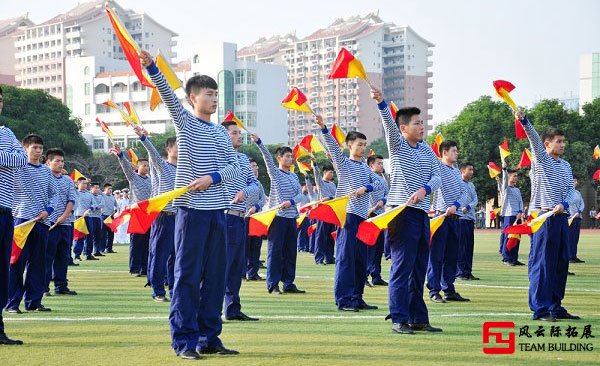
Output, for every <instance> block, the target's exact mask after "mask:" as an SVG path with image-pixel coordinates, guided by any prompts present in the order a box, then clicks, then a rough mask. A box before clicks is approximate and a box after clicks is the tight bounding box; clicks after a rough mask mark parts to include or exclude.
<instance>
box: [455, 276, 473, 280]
mask: <svg viewBox="0 0 600 366" xmlns="http://www.w3.org/2000/svg"><path fill="white" fill-rule="evenodd" d="M455 278H456V279H457V280H461V281H468V280H470V278H469V276H468V275H467V276H456V277H455Z"/></svg>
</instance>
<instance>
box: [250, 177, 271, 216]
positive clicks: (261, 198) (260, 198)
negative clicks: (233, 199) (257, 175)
mask: <svg viewBox="0 0 600 366" xmlns="http://www.w3.org/2000/svg"><path fill="white" fill-rule="evenodd" d="M256 184H257V186H258V192H257V194H255V195H252V196H251V197H248V198H247V199H246V209H247V210H249V209H250V207H252V206H254V208H256V212H259V211H261V210H262V209H263V207H264V206H265V205H266V204H267V195H266V194H265V188H264V187H263V185H262V183H261V182H260V181H259V180H258V179H257V180H256Z"/></svg>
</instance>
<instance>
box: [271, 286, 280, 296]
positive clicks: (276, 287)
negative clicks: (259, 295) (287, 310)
mask: <svg viewBox="0 0 600 366" xmlns="http://www.w3.org/2000/svg"><path fill="white" fill-rule="evenodd" d="M269 293H270V294H273V295H281V294H283V292H281V290H280V289H279V286H275V287H273V288H272V289H269Z"/></svg>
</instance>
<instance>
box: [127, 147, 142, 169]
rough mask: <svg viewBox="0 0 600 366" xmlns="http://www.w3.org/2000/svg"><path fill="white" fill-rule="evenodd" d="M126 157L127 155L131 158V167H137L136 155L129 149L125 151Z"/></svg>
mask: <svg viewBox="0 0 600 366" xmlns="http://www.w3.org/2000/svg"><path fill="white" fill-rule="evenodd" d="M127 155H129V157H130V158H131V165H133V166H136V167H137V165H138V161H139V160H140V159H138V156H137V154H136V153H135V151H133V150H131V149H129V150H127Z"/></svg>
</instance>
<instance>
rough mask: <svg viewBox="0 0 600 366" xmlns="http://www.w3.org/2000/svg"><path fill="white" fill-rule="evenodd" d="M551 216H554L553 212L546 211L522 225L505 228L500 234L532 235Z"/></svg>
mask: <svg viewBox="0 0 600 366" xmlns="http://www.w3.org/2000/svg"><path fill="white" fill-rule="evenodd" d="M552 215H554V211H548V212H546V213H544V214H542V215H539V216H538V217H536V218H535V219H533V220H531V221H529V222H526V223H524V224H519V225H512V226H507V227H506V228H505V229H504V230H503V231H502V232H503V233H504V234H521V235H523V234H527V235H529V234H533V233H535V232H536V231H538V230H539V229H540V228H541V227H542V225H543V224H544V222H546V220H547V219H548V217H550V216H552Z"/></svg>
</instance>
